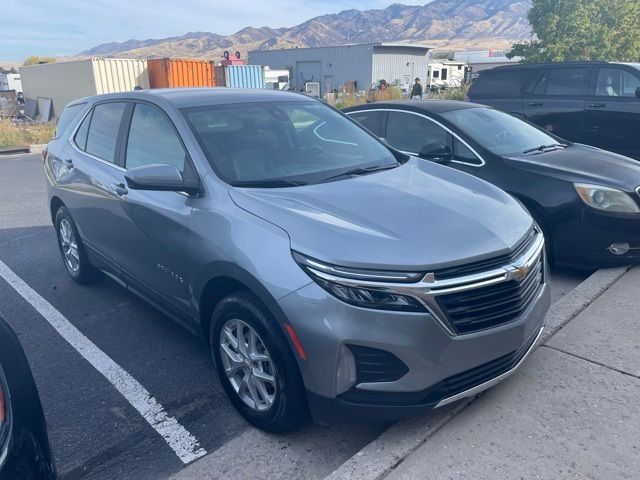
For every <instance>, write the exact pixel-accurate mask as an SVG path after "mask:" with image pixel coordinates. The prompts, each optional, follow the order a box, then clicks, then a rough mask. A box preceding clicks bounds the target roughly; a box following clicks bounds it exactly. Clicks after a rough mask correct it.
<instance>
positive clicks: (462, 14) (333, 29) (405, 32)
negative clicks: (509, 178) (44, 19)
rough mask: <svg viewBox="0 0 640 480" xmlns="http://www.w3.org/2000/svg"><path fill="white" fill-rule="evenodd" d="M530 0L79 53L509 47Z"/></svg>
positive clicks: (364, 15) (465, 3)
mask: <svg viewBox="0 0 640 480" xmlns="http://www.w3.org/2000/svg"><path fill="white" fill-rule="evenodd" d="M530 8H531V0H433V1H432V2H430V3H428V4H426V5H421V6H420V5H419V6H410V5H403V4H399V3H396V4H393V5H390V6H389V7H387V8H385V9H375V10H344V11H342V12H340V13H336V14H328V15H321V16H318V17H315V18H312V19H310V20H307V21H306V22H303V23H301V24H300V25H296V26H294V27H290V28H271V27H260V28H256V27H247V28H243V29H242V30H240V31H239V32H237V33H234V34H233V35H227V36H224V35H218V34H215V33H209V32H190V33H187V34H185V35H182V36H179V37H169V38H162V39H148V40H133V39H132V40H128V41H126V42H121V43H117V42H112V43H105V44H102V45H98V46H97V47H94V48H91V49H89V50H86V51H84V52H82V53H80V54H79V55H78V57H96V56H100V57H124V58H164V57H174V58H206V59H213V60H216V59H219V58H221V57H222V53H223V52H224V51H225V50H228V51H231V52H235V51H236V50H237V51H240V52H241V54H242V55H243V57H245V56H246V53H247V51H250V50H268V49H278V48H295V47H320V46H330V45H342V44H347V43H352V44H353V43H369V42H378V41H387V42H389V41H393V42H412V43H427V44H433V45H435V46H437V47H438V48H441V49H447V50H453V49H479V48H494V49H496V48H499V49H502V48H508V47H509V46H511V45H512V44H513V42H515V41H518V40H525V39H528V38H530V37H531V27H530V25H529V22H528V20H527V12H528V11H529V9H530Z"/></svg>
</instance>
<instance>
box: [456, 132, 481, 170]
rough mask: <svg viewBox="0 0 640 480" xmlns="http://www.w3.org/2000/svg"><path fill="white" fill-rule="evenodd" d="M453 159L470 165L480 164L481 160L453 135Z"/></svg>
mask: <svg viewBox="0 0 640 480" xmlns="http://www.w3.org/2000/svg"><path fill="white" fill-rule="evenodd" d="M453 159H454V160H456V161H458V162H464V163H468V164H470V165H482V160H480V159H479V158H478V156H477V155H476V154H475V153H473V151H472V150H471V149H470V148H469V147H467V146H466V145H465V144H464V143H462V142H461V141H460V140H458V139H457V138H455V137H454V139H453Z"/></svg>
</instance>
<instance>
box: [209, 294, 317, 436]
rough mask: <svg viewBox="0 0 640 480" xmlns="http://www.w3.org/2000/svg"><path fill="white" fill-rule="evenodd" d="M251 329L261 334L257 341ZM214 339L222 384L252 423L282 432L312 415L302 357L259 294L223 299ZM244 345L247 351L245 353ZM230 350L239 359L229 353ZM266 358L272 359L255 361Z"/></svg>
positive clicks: (213, 325) (215, 320)
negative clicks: (299, 360)
mask: <svg viewBox="0 0 640 480" xmlns="http://www.w3.org/2000/svg"><path fill="white" fill-rule="evenodd" d="M251 330H252V331H253V332H254V333H255V335H256V337H254V339H253V342H252V340H251V335H252V334H251ZM239 332H241V333H239ZM209 337H210V338H209V340H210V345H211V354H212V356H213V360H214V364H215V366H216V369H217V371H218V376H219V378H220V382H221V383H222V386H223V388H224V389H225V392H226V393H227V395H228V396H229V399H230V400H231V403H233V405H234V406H235V408H236V409H237V410H238V412H239V413H240V414H241V415H242V416H243V417H244V418H245V419H246V420H247V421H248V422H249V423H250V424H252V425H254V426H255V427H257V428H260V429H262V430H265V431H267V432H274V433H278V432H286V431H289V430H291V429H293V428H296V427H298V426H300V425H302V424H303V423H304V422H305V421H306V420H307V419H308V417H309V414H308V406H307V399H306V394H305V389H304V383H303V381H302V377H301V375H300V371H299V370H298V364H297V362H296V359H295V357H294V356H293V353H292V351H291V348H290V347H289V344H288V343H287V341H286V339H285V337H284V334H283V333H282V330H280V327H279V326H278V324H277V323H276V322H275V320H274V319H273V318H272V316H271V314H270V313H269V311H268V310H267V309H266V307H265V306H264V305H263V304H262V303H261V302H260V301H259V300H258V299H257V298H256V297H255V295H253V294H252V293H250V292H248V291H239V292H236V293H233V294H231V295H229V296H228V297H226V298H224V299H223V300H222V301H220V303H219V304H218V305H217V306H216V308H215V309H214V311H213V314H212V318H211V326H210V333H209ZM233 338H235V340H236V344H237V347H235V348H234V342H233V341H232V339H233ZM239 338H242V339H243V340H242V343H241V342H240V341H238V339H239ZM244 340H247V342H246V343H245V342H244ZM250 343H253V349H252V347H251V345H250ZM242 344H244V345H245V353H242V352H241V350H242V348H241V345H242ZM223 345H224V346H223ZM261 346H262V347H264V349H263V348H261ZM225 349H226V350H225ZM223 350H224V351H225V352H224V353H223ZM229 351H231V353H233V355H234V358H235V360H233V361H232V357H231V356H230V355H229V354H228V353H226V352H229ZM238 354H239V355H238ZM265 356H266V357H268V358H269V361H258V362H251V360H250V358H264V357H265ZM239 360H241V361H239ZM243 362H244V363H243ZM241 364H242V366H240V365H241ZM227 369H228V370H229V371H230V372H235V373H234V374H233V375H234V376H231V377H230V376H229V375H228V374H227ZM256 371H257V372H256ZM255 373H258V375H259V376H256V375H255ZM264 374H266V377H269V376H270V377H273V381H271V382H270V381H264V380H263V378H262V377H264ZM266 377H265V378H266ZM243 384H244V385H243ZM260 384H262V387H261V386H260ZM250 385H253V391H251V387H250ZM256 399H257V400H256ZM269 400H270V401H269Z"/></svg>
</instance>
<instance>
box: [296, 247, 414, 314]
mask: <svg viewBox="0 0 640 480" xmlns="http://www.w3.org/2000/svg"><path fill="white" fill-rule="evenodd" d="M292 254H293V258H294V259H295V261H296V262H297V263H298V265H300V267H301V268H302V269H303V270H304V271H305V272H307V274H308V275H309V276H310V277H311V278H312V279H313V280H314V281H315V282H316V283H317V284H318V285H320V286H321V287H322V288H324V289H325V290H326V291H327V292H329V293H330V294H331V295H333V296H334V297H337V298H339V299H340V300H342V301H343V302H345V303H348V304H350V305H355V306H357V307H363V308H373V309H379V310H396V311H397V310H400V311H405V312H425V311H426V309H425V307H424V305H422V303H420V302H419V301H418V300H417V299H415V298H414V297H411V296H407V295H400V294H397V293H392V292H388V291H385V287H384V282H388V283H396V284H397V283H414V282H418V281H419V280H420V279H422V277H423V276H424V274H422V273H417V272H388V271H378V270H365V269H354V268H348V267H338V266H335V265H329V264H326V263H323V262H320V261H318V260H315V259H313V258H309V257H306V256H304V255H302V254H300V253H298V252H292ZM358 280H361V281H364V282H367V283H368V284H369V285H368V286H367V287H363V286H358V285H357V282H358ZM372 282H380V287H377V286H375V287H372V286H371V285H370V284H371V283H372Z"/></svg>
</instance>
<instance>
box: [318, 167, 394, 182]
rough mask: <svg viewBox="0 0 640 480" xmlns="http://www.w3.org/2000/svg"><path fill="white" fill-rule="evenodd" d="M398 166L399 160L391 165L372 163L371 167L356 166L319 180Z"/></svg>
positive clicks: (325, 180)
mask: <svg viewBox="0 0 640 480" xmlns="http://www.w3.org/2000/svg"><path fill="white" fill-rule="evenodd" d="M398 166H400V163H399V162H396V163H393V164H391V165H373V166H371V167H356V168H352V169H351V170H347V171H346V172H340V173H338V174H336V175H331V176H330V177H327V178H324V179H322V180H321V181H320V182H327V181H329V180H335V179H336V178H342V177H352V176H354V175H367V174H369V173H374V172H381V171H383V170H391V169H392V168H396V167H398Z"/></svg>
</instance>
